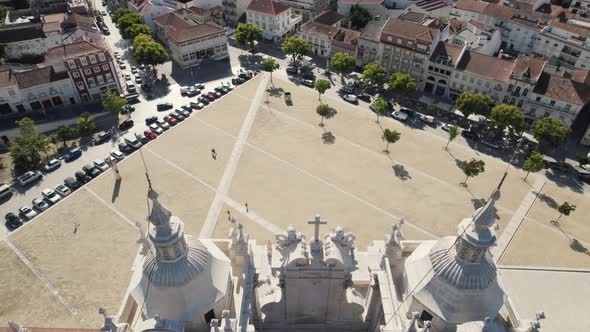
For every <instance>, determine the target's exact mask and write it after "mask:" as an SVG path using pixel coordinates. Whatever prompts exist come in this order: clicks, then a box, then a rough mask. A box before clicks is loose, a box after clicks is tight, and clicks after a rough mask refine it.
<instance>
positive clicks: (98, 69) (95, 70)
mask: <svg viewBox="0 0 590 332" xmlns="http://www.w3.org/2000/svg"><path fill="white" fill-rule="evenodd" d="M92 69H93V70H94V72H95V73H100V67H99V66H96V67H94V68H92Z"/></svg>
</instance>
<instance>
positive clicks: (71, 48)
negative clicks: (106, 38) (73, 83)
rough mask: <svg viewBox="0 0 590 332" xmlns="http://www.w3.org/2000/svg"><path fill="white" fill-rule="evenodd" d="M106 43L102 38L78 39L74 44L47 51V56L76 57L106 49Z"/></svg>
mask: <svg viewBox="0 0 590 332" xmlns="http://www.w3.org/2000/svg"><path fill="white" fill-rule="evenodd" d="M106 50H107V48H106V45H105V44H104V42H103V41H102V40H86V39H82V40H77V41H75V42H73V43H72V44H67V45H63V46H58V47H54V48H51V49H49V50H48V51H47V58H63V59H64V60H67V59H74V58H77V57H80V56H83V55H88V54H94V53H98V52H104V51H106Z"/></svg>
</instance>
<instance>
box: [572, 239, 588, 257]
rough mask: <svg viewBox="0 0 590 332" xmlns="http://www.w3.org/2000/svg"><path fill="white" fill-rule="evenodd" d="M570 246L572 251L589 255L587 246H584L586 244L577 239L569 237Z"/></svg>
mask: <svg viewBox="0 0 590 332" xmlns="http://www.w3.org/2000/svg"><path fill="white" fill-rule="evenodd" d="M570 248H571V249H572V250H573V251H576V252H579V253H582V254H586V255H588V256H590V250H588V248H586V246H584V245H583V244H582V243H581V242H580V241H578V240H576V239H571V241H570Z"/></svg>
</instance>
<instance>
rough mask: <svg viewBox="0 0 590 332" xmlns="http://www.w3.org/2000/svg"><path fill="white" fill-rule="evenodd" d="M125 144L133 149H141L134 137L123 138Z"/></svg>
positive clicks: (139, 143)
mask: <svg viewBox="0 0 590 332" xmlns="http://www.w3.org/2000/svg"><path fill="white" fill-rule="evenodd" d="M125 143H127V144H128V145H129V146H131V148H133V149H139V148H141V142H140V141H139V140H138V139H137V137H135V135H134V136H127V137H125Z"/></svg>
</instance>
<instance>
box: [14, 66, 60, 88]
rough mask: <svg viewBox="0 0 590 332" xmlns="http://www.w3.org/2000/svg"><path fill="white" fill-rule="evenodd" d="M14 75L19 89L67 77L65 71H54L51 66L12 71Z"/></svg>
mask: <svg viewBox="0 0 590 332" xmlns="http://www.w3.org/2000/svg"><path fill="white" fill-rule="evenodd" d="M14 77H15V78H16V81H17V82H18V86H19V87H20V88H21V89H26V88H30V87H33V86H36V85H42V84H47V83H51V82H55V81H60V80H64V79H68V78H69V76H68V73H67V72H65V71H64V72H61V73H56V72H55V71H54V70H53V67H52V66H45V67H41V68H35V69H31V70H26V71H22V72H14Z"/></svg>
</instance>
